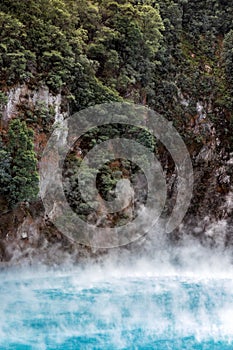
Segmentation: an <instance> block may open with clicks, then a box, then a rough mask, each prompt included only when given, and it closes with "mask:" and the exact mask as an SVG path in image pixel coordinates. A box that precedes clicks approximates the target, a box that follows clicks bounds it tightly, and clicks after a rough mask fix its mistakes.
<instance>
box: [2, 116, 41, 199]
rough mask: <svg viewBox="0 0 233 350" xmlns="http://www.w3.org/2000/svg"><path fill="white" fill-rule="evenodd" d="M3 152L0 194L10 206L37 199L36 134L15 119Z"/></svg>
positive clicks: (10, 126)
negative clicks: (34, 139)
mask: <svg viewBox="0 0 233 350" xmlns="http://www.w3.org/2000/svg"><path fill="white" fill-rule="evenodd" d="M1 146H2V148H1V150H0V171H1V179H0V184H1V187H0V194H2V195H5V196H6V197H7V198H8V201H9V204H10V205H14V204H16V203H18V202H21V201H26V200H30V199H33V198H36V196H37V194H38V180H39V179H38V173H37V159H36V154H35V152H34V150H33V149H34V145H33V131H32V130H30V129H28V128H27V126H26V123H25V122H21V121H20V120H19V119H14V120H12V121H11V123H10V125H9V130H8V134H7V143H6V146H3V145H2V144H1Z"/></svg>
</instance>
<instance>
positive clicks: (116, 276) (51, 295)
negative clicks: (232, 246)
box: [0, 249, 233, 350]
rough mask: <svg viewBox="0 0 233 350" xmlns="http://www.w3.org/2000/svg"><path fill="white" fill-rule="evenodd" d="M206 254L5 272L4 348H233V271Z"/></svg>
mask: <svg viewBox="0 0 233 350" xmlns="http://www.w3.org/2000/svg"><path fill="white" fill-rule="evenodd" d="M199 253H200V251H199V250H198V249H197V250H196V255H195V254H194V251H193V250H192V251H190V250H189V251H188V250H186V252H184V253H183V256H182V254H179V256H181V261H180V262H179V263H178V265H177V263H176V266H175V263H174V261H176V262H177V259H173V262H172V263H171V262H170V263H169V262H168V261H166V258H165V259H164V260H165V261H163V262H162V259H161V257H162V254H161V256H157V257H156V258H155V259H152V260H150V259H148V260H147V261H146V260H145V259H143V258H141V259H137V260H134V261H133V260H131V261H130V262H129V261H128V265H127V264H126V262H122V264H120V265H119V261H118V266H116V264H115V263H116V262H113V261H112V260H111V261H110V260H109V261H107V262H106V263H105V264H99V265H98V264H95V265H90V266H85V267H83V268H74V267H73V268H66V269H64V268H63V270H46V269H42V268H41V269H33V270H28V269H20V270H14V271H8V272H2V273H1V292H0V294H1V295H0V298H1V299H0V300H1V301H0V302H1V308H0V349H12V350H13V349H14V350H29V349H31V350H42V349H46V350H47V349H48V350H52V349H53V350H55V349H64V350H71V349H75V350H76V349H100V350H102V349H109V350H110V349H111V350H114V349H158V350H163V349H164V350H165V349H166V350H167V349H171V350H181V349H187V350H191V349H196V350H198V349H207V350H218V349H219V350H228V349H229V350H230V349H231V350H232V349H233V279H231V276H232V274H231V271H232V269H231V268H229V266H227V265H228V260H227V258H226V257H222V256H219V257H218V256H217V255H216V254H215V253H213V254H211V255H209V256H208V254H206V255H205V259H203V261H202V260H201V259H200V258H198V257H199V255H198V254H199ZM188 255H189V257H190V259H189V260H190V261H189V263H188V262H187V264H186V266H184V264H183V262H182V259H184V260H185V259H187V256H188ZM192 259H194V260H192ZM187 260H188V259H187ZM191 266H192V269H190V267H191ZM226 271H227V272H226Z"/></svg>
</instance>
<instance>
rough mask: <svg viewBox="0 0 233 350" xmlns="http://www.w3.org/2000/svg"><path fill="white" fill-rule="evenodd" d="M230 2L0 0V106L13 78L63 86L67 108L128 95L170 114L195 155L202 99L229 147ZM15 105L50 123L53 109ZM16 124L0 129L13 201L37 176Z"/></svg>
mask: <svg viewBox="0 0 233 350" xmlns="http://www.w3.org/2000/svg"><path fill="white" fill-rule="evenodd" d="M232 8H233V1H232V0H228V1H225V0H207V1H204V0H198V1H191V0H157V1H154V0H118V1H113V0H96V1H95V0H38V1H34V0H22V1H18V0H2V1H1V3H0V26H1V32H0V90H1V91H0V106H1V107H3V106H4V104H5V103H6V92H7V91H8V90H9V88H10V87H12V86H15V85H17V84H19V83H26V84H28V85H29V86H31V87H37V86H39V85H47V86H48V87H49V89H50V91H52V92H53V93H54V94H56V93H57V92H61V93H62V96H64V97H65V98H66V99H67V100H68V101H69V104H70V111H71V112H75V111H78V110H80V109H82V108H85V107H87V106H90V105H95V104H98V103H102V102H108V101H120V100H123V99H128V100H131V101H134V102H136V103H141V104H144V105H148V106H150V107H152V108H153V109H155V110H156V111H158V112H159V113H161V114H162V115H164V116H165V117H167V118H168V119H170V120H172V121H173V124H174V125H175V126H176V127H177V129H178V131H179V132H180V133H181V134H182V136H183V137H184V139H185V141H186V143H187V145H189V146H190V150H193V149H195V152H196V153H198V150H200V149H201V147H202V145H203V144H208V142H209V139H210V138H211V135H210V133H208V132H205V128H203V129H202V130H201V131H200V132H199V134H197V133H194V132H193V129H192V125H193V124H194V123H195V120H196V118H197V110H196V105H197V102H200V103H201V104H202V105H203V106H204V108H205V112H206V117H207V120H208V121H210V122H211V123H212V124H211V125H212V127H213V128H214V129H215V130H216V138H218V139H219V140H220V147H222V148H223V149H225V150H226V151H230V150H232V149H233V138H232V134H233V117H232V116H233V114H232V109H233V53H232V52H233V51H232V50H233V12H232ZM20 111H21V112H20V115H19V116H18V117H19V118H20V119H21V120H25V121H26V123H28V124H30V125H32V124H31V121H32V120H34V123H41V125H42V128H43V127H44V129H45V132H48V130H49V129H47V124H46V123H45V122H44V119H46V117H47V116H48V118H50V120H49V122H51V119H52V118H51V113H50V114H48V113H47V114H46V113H45V117H44V119H43V118H40V116H39V115H38V110H37V111H36V110H35V109H34V110H33V112H30V111H28V110H27V111H26V110H25V109H23V108H21V110H20ZM31 114H32V115H31ZM28 115H29V116H30V118H29V117H28ZM41 120H43V123H44V124H43V123H42V121H41ZM14 123H16V124H14ZM14 123H13V124H11V125H10V128H9V131H8V134H7V136H6V135H5V132H6V131H5V130H4V131H2V140H1V150H0V174H1V179H0V184H1V194H2V195H4V196H7V197H8V198H10V201H11V202H14V203H15V202H17V201H20V200H24V199H29V198H32V197H34V196H35V194H36V189H35V187H36V185H35V184H36V182H37V180H36V177H34V176H35V173H34V170H35V158H34V154H33V147H32V144H31V141H30V142H29V143H28V146H25V144H24V143H23V142H20V140H18V139H16V136H14V132H13V128H16V127H18V128H21V129H22V133H24V135H26V136H25V137H27V138H28V140H29V139H30V140H32V135H31V134H30V133H28V131H27V129H26V125H25V124H24V123H22V124H19V123H20V122H19V121H17V122H14ZM17 123H18V124H17ZM17 137H20V136H19V135H18V136H17ZM89 141H90V142H93V138H91V137H90V140H89ZM14 142H15V143H17V145H18V149H17V152H16V149H15V148H14V147H13V143H14ZM149 144H150V142H149ZM195 152H194V153H195ZM24 157H26V158H25V159H24ZM27 162H29V163H30V162H31V165H30V166H32V168H31V169H32V173H30V172H28V169H29V167H30V166H29V163H27ZM24 171H25V174H26V173H27V174H30V176H29V175H28V176H29V178H27V176H26V178H24V176H25V174H24ZM17 176H19V177H20V179H18V178H17ZM113 182H114V181H113ZM9 184H11V185H9ZM25 184H27V185H25ZM23 187H25V193H24V192H23V190H22V188H23ZM16 189H17V190H16Z"/></svg>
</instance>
